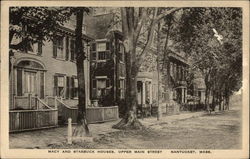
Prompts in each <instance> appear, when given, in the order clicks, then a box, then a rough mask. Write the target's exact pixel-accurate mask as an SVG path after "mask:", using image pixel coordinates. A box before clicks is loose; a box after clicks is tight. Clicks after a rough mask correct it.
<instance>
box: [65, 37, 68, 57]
mask: <svg viewBox="0 0 250 159" xmlns="http://www.w3.org/2000/svg"><path fill="white" fill-rule="evenodd" d="M65 60H69V37H66V55H65Z"/></svg>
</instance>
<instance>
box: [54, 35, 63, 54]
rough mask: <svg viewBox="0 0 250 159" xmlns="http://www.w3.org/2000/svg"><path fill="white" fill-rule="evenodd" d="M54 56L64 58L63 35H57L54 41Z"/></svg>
mask: <svg viewBox="0 0 250 159" xmlns="http://www.w3.org/2000/svg"><path fill="white" fill-rule="evenodd" d="M53 56H54V57H55V58H59V59H64V53H63V37H62V36H61V37H56V38H55V39H54V41H53Z"/></svg>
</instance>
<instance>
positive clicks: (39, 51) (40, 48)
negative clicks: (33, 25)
mask: <svg viewBox="0 0 250 159" xmlns="http://www.w3.org/2000/svg"><path fill="white" fill-rule="evenodd" d="M42 48H43V43H42V42H41V41H39V42H38V55H42V52H43V50H42Z"/></svg>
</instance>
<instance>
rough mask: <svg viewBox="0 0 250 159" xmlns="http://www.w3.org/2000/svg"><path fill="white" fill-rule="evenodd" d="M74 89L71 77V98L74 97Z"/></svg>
mask: <svg viewBox="0 0 250 159" xmlns="http://www.w3.org/2000/svg"><path fill="white" fill-rule="evenodd" d="M74 89H75V87H74V78H73V77H71V98H74V97H75V90H74Z"/></svg>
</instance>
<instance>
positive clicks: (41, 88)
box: [40, 72, 44, 99]
mask: <svg viewBox="0 0 250 159" xmlns="http://www.w3.org/2000/svg"><path fill="white" fill-rule="evenodd" d="M40 77H41V80H40V98H41V99H43V98H44V72H41V74H40Z"/></svg>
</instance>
